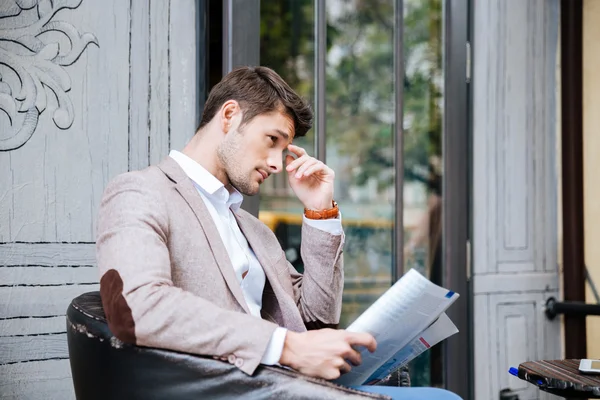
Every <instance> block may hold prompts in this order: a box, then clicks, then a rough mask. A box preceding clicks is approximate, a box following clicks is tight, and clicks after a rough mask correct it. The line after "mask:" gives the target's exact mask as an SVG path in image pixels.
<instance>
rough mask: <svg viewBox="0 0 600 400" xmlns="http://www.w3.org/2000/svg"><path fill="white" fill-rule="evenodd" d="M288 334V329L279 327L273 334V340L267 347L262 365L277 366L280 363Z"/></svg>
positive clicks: (261, 361)
mask: <svg viewBox="0 0 600 400" xmlns="http://www.w3.org/2000/svg"><path fill="white" fill-rule="evenodd" d="M286 334H287V329H285V328H282V327H280V326H278V327H277V328H276V329H275V332H273V335H272V336H271V340H269V344H268V345H267V351H265V354H264V355H263V357H262V360H260V363H261V364H264V365H275V364H277V363H278V362H279V359H280V358H281V353H282V352H283V344H284V342H285V335H286Z"/></svg>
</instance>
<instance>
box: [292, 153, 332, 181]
mask: <svg viewBox="0 0 600 400" xmlns="http://www.w3.org/2000/svg"><path fill="white" fill-rule="evenodd" d="M324 165H325V164H323V163H322V162H320V161H319V160H315V159H314V158H312V159H308V160H306V162H304V163H303V164H302V165H301V166H300V167H299V168H298V169H297V170H296V178H301V177H302V176H308V175H310V174H308V173H307V171H308V169H309V168H313V169H314V167H317V169H319V167H321V169H322V167H323V166H324Z"/></svg>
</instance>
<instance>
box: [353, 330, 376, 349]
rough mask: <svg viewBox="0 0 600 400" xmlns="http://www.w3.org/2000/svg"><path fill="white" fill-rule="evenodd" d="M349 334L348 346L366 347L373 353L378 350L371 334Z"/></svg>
mask: <svg viewBox="0 0 600 400" xmlns="http://www.w3.org/2000/svg"><path fill="white" fill-rule="evenodd" d="M347 334H348V336H347V339H346V340H347V341H348V344H350V345H352V346H355V345H357V346H364V347H366V348H367V349H368V350H369V351H370V352H371V353H372V352H374V351H375V349H377V342H376V341H375V338H374V337H373V335H371V334H370V333H358V332H347Z"/></svg>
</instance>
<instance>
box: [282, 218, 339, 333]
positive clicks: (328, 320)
mask: <svg viewBox="0 0 600 400" xmlns="http://www.w3.org/2000/svg"><path fill="white" fill-rule="evenodd" d="M344 239H345V236H344V233H343V232H342V233H341V234H340V235H333V234H331V233H328V232H326V231H323V230H321V229H318V228H315V227H313V226H310V225H309V224H306V223H304V224H302V244H301V247H300V253H301V255H302V260H303V262H304V274H299V273H298V272H297V271H296V270H295V268H294V267H293V266H292V265H291V264H289V263H288V269H289V270H290V276H291V279H292V286H293V288H294V296H295V300H296V304H297V306H298V309H299V310H300V314H301V315H302V319H303V320H304V324H305V325H306V328H307V329H320V328H336V327H337V326H338V324H339V322H340V315H341V311H342V292H343V290H344V258H343V254H342V253H343V247H344Z"/></svg>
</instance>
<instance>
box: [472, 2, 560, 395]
mask: <svg viewBox="0 0 600 400" xmlns="http://www.w3.org/2000/svg"><path fill="white" fill-rule="evenodd" d="M558 6H559V2H558V0H527V1H523V0H481V1H476V2H475V3H474V12H475V15H474V21H475V26H474V34H473V38H474V43H473V48H474V52H473V53H474V60H473V68H474V69H473V272H472V273H473V290H474V342H475V347H474V353H475V377H474V382H475V398H476V399H478V400H479V399H481V400H484V399H485V400H487V399H496V398H498V393H499V391H500V390H501V389H503V388H508V387H510V388H512V389H513V390H516V391H517V393H518V394H519V398H521V399H540V398H550V395H547V394H543V393H540V392H539V391H538V390H537V389H536V388H535V387H534V386H532V385H529V384H527V383H526V382H524V381H521V380H519V379H517V378H513V377H511V376H510V375H509V374H508V373H507V371H508V368H509V367H511V366H513V367H517V366H518V365H519V364H520V363H521V362H524V361H528V360H537V359H554V358H559V357H560V354H561V351H560V348H561V341H560V323H559V322H558V321H555V322H550V321H548V320H547V319H546V318H545V316H544V304H545V301H546V299H547V298H548V297H551V296H555V297H556V296H557V295H558V290H559V276H558V263H557V253H558V252H557V246H558V245H557V235H558V230H557V199H558V187H557V168H556V161H555V157H556V132H557V130H556V129H557V110H558V109H557V99H558V84H557V80H556V68H557V56H558V32H559V7H558Z"/></svg>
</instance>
